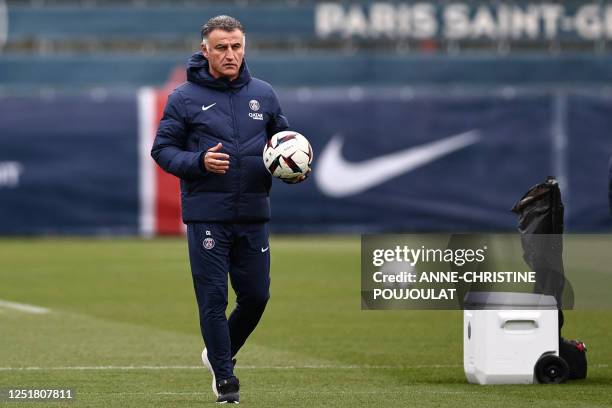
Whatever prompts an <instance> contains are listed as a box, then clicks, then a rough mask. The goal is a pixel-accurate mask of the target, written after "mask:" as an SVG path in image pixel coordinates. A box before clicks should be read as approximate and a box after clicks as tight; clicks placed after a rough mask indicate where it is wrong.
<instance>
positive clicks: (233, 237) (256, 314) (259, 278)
mask: <svg viewBox="0 0 612 408" xmlns="http://www.w3.org/2000/svg"><path fill="white" fill-rule="evenodd" d="M187 242H188V245H189V260H190V263H191V273H192V276H193V286H194V289H195V294H196V299H197V301H198V309H199V312H200V329H201V330H202V336H203V338H204V342H205V343H206V348H207V351H208V359H209V360H210V363H211V365H212V367H213V370H214V371H215V376H216V378H217V380H222V379H226V378H230V377H232V376H233V375H234V373H233V364H232V361H231V360H232V358H233V357H234V356H235V355H236V353H238V350H240V348H241V347H242V345H243V344H244V342H245V341H246V339H247V338H248V337H249V335H250V334H251V332H252V331H253V330H254V329H255V327H256V326H257V323H258V322H259V319H260V318H261V315H262V314H263V312H264V309H265V307H266V303H267V302H268V299H269V298H270V246H269V241H268V224H267V223H249V224H225V223H189V224H187ZM228 273H229V277H230V281H231V284H232V288H233V289H234V291H235V292H236V307H235V308H234V310H233V311H232V313H231V314H230V316H229V318H227V317H226V314H225V313H226V309H227V290H228V288H227V276H228Z"/></svg>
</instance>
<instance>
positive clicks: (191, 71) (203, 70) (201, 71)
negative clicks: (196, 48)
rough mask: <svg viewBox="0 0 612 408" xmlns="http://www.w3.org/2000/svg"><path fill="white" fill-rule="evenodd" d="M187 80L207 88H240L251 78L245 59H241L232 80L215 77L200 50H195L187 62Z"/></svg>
mask: <svg viewBox="0 0 612 408" xmlns="http://www.w3.org/2000/svg"><path fill="white" fill-rule="evenodd" d="M187 80H188V81H189V82H194V83H196V84H198V85H202V86H207V87H209V88H217V89H227V88H241V87H243V86H244V85H246V84H247V83H248V82H249V81H250V80H251V73H250V72H249V68H248V67H247V63H246V60H244V59H243V60H242V65H241V66H240V71H239V73H238V78H236V79H235V80H233V81H230V80H229V79H227V78H219V79H216V78H214V77H213V76H212V75H210V72H209V70H208V60H207V59H206V57H204V55H202V53H201V52H196V53H195V54H193V55H192V56H191V58H190V59H189V62H188V63H187Z"/></svg>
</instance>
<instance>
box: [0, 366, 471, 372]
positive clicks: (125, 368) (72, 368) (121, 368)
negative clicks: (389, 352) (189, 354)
mask: <svg viewBox="0 0 612 408" xmlns="http://www.w3.org/2000/svg"><path fill="white" fill-rule="evenodd" d="M451 367H461V365H459V364H420V365H340V364H339V365H334V364H320V365H309V364H306V365H292V366H255V365H247V366H241V365H238V366H236V369H238V370H296V369H307V370H321V369H334V370H359V369H361V370H364V369H376V370H380V369H387V370H389V369H398V370H401V369H412V368H451ZM204 369H205V367H204V366H65V367H0V371H97V370H99V371H110V370H116V371H128V370H204Z"/></svg>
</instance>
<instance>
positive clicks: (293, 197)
mask: <svg viewBox="0 0 612 408" xmlns="http://www.w3.org/2000/svg"><path fill="white" fill-rule="evenodd" d="M279 96H280V99H281V103H282V105H283V108H284V110H285V113H286V114H287V116H288V118H289V121H290V123H291V128H292V129H293V130H296V131H298V132H300V133H302V134H304V135H305V136H306V137H307V138H308V139H309V140H310V142H311V144H312V147H313V150H314V162H313V173H312V176H311V177H310V179H309V180H307V181H306V182H305V183H303V184H300V185H285V184H283V183H282V182H279V181H275V182H274V185H273V188H272V193H271V195H272V214H273V216H272V219H273V221H272V230H273V231H276V232H355V233H371V232H381V231H396V232H420V231H443V232H467V231H479V232H483V231H514V230H515V228H516V222H517V220H516V216H515V215H514V214H512V213H511V212H510V208H511V207H512V205H513V204H514V203H515V202H516V200H518V199H519V198H520V197H521V196H522V195H523V193H524V192H525V191H526V190H527V189H528V188H529V187H531V186H532V185H534V184H536V183H539V182H542V181H543V180H544V179H545V178H546V177H547V176H549V175H553V176H556V177H557V179H558V180H559V183H560V186H561V191H562V195H563V199H564V202H565V204H566V217H565V220H566V226H567V230H568V231H581V232H595V231H610V230H611V229H612V218H611V217H610V215H609V205H608V186H609V179H608V161H609V158H610V155H611V154H612V138H610V136H609V129H611V128H612V118H611V117H610V115H609V112H610V111H611V110H612V98H610V96H609V95H606V94H605V93H604V92H596V91H589V92H586V91H583V92H577V91H574V92H569V93H567V92H551V91H546V90H542V91H533V90H521V89H497V90H492V91H486V92H485V91H474V90H472V91H466V90H463V91H461V92H443V91H434V90H415V89H411V88H399V89H389V88H385V89H373V88H369V89H367V88H320V89H306V88H303V89H293V90H285V91H281V92H279ZM140 103H141V104H142V101H141V102H140ZM141 108H142V106H141ZM145 110H146V109H145ZM149 110H151V111H153V112H154V108H153V106H151V107H150V109H149ZM138 112H139V107H138V102H137V97H136V95H129V94H128V95H126V94H122V93H112V92H111V93H108V94H106V93H104V92H94V93H92V94H86V93H75V94H70V95H68V94H58V95H53V94H44V93H43V94H40V95H37V96H10V97H3V98H2V99H0V234H55V233H60V234H92V233H96V234H137V233H139V231H143V228H142V227H143V225H142V222H143V219H145V220H147V219H148V220H149V221H150V220H151V218H150V217H153V221H150V222H153V224H151V225H153V227H152V228H153V229H152V230H153V231H156V230H155V228H156V227H155V223H156V222H157V221H155V220H156V218H155V217H157V216H159V212H158V210H156V208H157V207H155V206H156V205H158V204H159V202H158V201H159V200H158V199H159V197H156V196H151V195H150V194H155V192H156V188H157V187H155V181H153V178H154V177H156V176H155V173H154V172H151V173H150V174H146V173H143V169H144V168H146V166H145V167H142V166H139V164H140V165H142V164H143V163H142V159H139V154H140V156H142V157H144V159H143V160H144V161H145V164H149V165H150V166H149V168H150V169H153V168H154V166H155V165H154V163H153V162H152V161H151V160H150V158H149V157H148V149H149V146H148V145H147V143H148V142H147V140H146V139H142V140H141V139H139V134H140V136H142V129H140V126H141V125H142V123H147V122H146V121H145V122H141V125H139V117H138ZM153 131H154V129H153ZM151 137H152V135H151ZM139 140H140V142H139ZM143 140H144V143H143ZM151 140H152V138H151ZM139 143H140V146H139ZM139 151H140V153H139ZM143 152H144V153H146V154H144V153H143ZM139 160H140V161H141V162H139ZM141 183H144V184H146V185H144V187H146V188H144V189H143V184H141ZM141 191H149V195H146V194H145V195H141V194H140V192H141ZM161 193H162V192H159V194H161ZM159 194H158V196H159ZM173 194H175V193H173ZM143 197H148V200H149V201H148V207H147V205H143V201H142V200H143ZM173 202H174V201H173ZM156 203H158V204H156ZM144 204H147V203H144ZM173 205H174V204H173ZM175 205H176V206H177V211H170V212H169V213H171V214H174V213H176V214H177V217H178V214H179V211H178V198H177V199H176V204H175ZM143 208H149V211H150V213H149V216H150V217H148V216H145V217H143V213H142V209H143ZM179 222H180V220H178V218H177V224H178V223H179ZM144 230H147V229H146V228H145V229H144ZM177 231H180V229H178V228H177Z"/></svg>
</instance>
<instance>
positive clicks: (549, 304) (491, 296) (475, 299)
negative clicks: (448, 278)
mask: <svg viewBox="0 0 612 408" xmlns="http://www.w3.org/2000/svg"><path fill="white" fill-rule="evenodd" d="M463 308H464V309H467V310H504V309H526V310H534V309H535V310H556V309H557V300H556V299H555V297H554V296H548V295H541V294H537V293H521V292H468V293H466V294H465V297H464V302H463Z"/></svg>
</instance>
